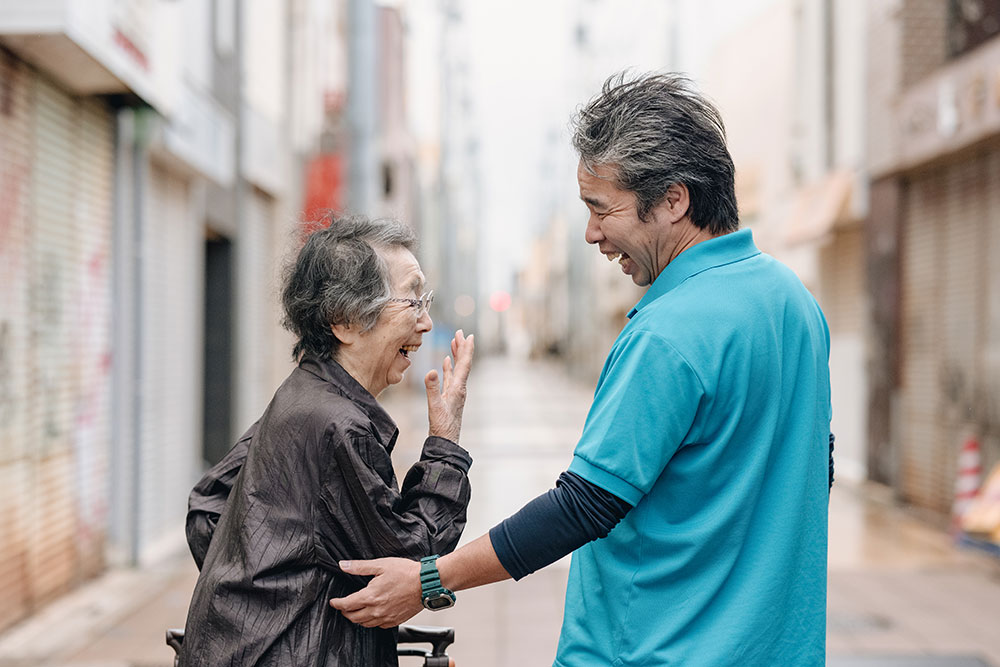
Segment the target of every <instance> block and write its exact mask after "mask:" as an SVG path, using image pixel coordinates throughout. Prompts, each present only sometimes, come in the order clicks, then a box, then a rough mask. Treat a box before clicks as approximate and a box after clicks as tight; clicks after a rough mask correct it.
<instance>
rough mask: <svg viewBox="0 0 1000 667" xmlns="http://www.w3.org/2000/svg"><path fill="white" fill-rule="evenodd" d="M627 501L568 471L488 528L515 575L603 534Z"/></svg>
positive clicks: (495, 547) (621, 515)
mask: <svg viewBox="0 0 1000 667" xmlns="http://www.w3.org/2000/svg"><path fill="white" fill-rule="evenodd" d="M630 509H632V506H631V505H630V504H628V503H627V502H625V501H624V500H622V499H621V498H619V497H618V496H615V495H614V494H611V493H608V492H607V491H605V490H604V489H602V488H601V487H599V486H596V485H594V484H591V483H590V482H588V481H587V480H585V479H583V478H582V477H580V476H579V475H577V474H575V473H572V472H568V471H567V472H564V473H562V474H561V475H559V479H558V480H557V481H556V488H554V489H550V490H549V491H548V492H546V493H543V494H542V495H540V496H538V497H537V498H535V499H534V500H532V501H531V502H529V503H528V504H527V505H525V506H524V507H523V508H521V509H520V510H519V511H518V512H517V513H516V514H514V515H513V516H511V517H509V518H507V519H505V520H504V521H502V522H501V523H499V524H497V525H496V526H494V527H493V529H492V530H490V541H491V542H492V543H493V550H494V551H495V552H496V554H497V558H499V559H500V564H501V565H503V567H504V569H505V570H507V573H508V574H510V576H512V577H513V578H514V579H521V578H523V577H526V576H527V575H529V574H531V573H532V572H534V571H536V570H540V569H541V568H543V567H545V566H546V565H550V564H552V563H554V562H556V561H557V560H559V559H560V558H562V557H563V556H565V555H566V554H568V553H570V552H572V551H575V550H576V549H579V548H580V547H581V546H583V545H584V544H586V543H587V542H590V541H591V540H596V539H598V538H601V537H604V536H605V535H607V534H608V533H609V532H611V529H612V528H614V527H615V525H617V523H618V522H619V521H621V520H622V518H624V516H625V514H626V513H628V511H629V510H630Z"/></svg>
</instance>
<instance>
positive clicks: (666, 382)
mask: <svg viewBox="0 0 1000 667" xmlns="http://www.w3.org/2000/svg"><path fill="white" fill-rule="evenodd" d="M705 396H706V392H705V390H704V387H703V385H702V382H701V380H700V379H699V377H698V375H697V374H696V373H695V371H694V369H693V368H692V367H691V365H690V364H689V363H688V362H687V360H685V359H684V357H683V356H681V354H680V353H679V352H678V351H677V350H676V349H675V348H674V346H673V345H672V344H671V343H670V342H669V341H667V340H666V339H665V338H663V337H662V336H660V335H658V334H656V333H653V332H649V331H645V330H639V331H636V332H632V333H629V334H626V335H624V336H622V337H621V338H620V339H619V340H618V341H617V342H616V343H615V347H614V348H613V349H612V352H611V354H610V355H609V357H608V360H607V362H606V363H605V367H604V370H603V371H602V373H601V379H600V381H599V382H598V385H597V390H596V391H595V394H594V403H593V405H591V408H590V412H589V414H588V415H587V421H586V423H585V424H584V427H583V434H582V435H581V436H580V441H579V442H578V443H577V446H576V451H575V452H574V454H573V461H572V463H571V464H570V466H569V471H570V472H573V473H576V474H578V475H579V476H580V477H582V478H584V479H585V480H587V481H588V482H591V483H592V484H596V485H597V486H599V487H601V488H602V489H605V490H606V491H608V492H610V493H612V494H614V495H615V496H617V497H619V498H621V499H622V500H624V501H626V502H628V503H629V504H630V505H632V506H635V505H637V504H638V503H639V501H640V500H641V499H642V497H643V496H644V495H646V494H647V493H649V490H650V489H651V488H652V487H653V483H654V482H655V481H656V480H657V478H659V476H660V474H661V473H662V472H663V470H664V468H665V467H666V465H667V462H668V461H670V459H671V457H672V456H673V455H674V454H675V453H676V452H677V450H678V449H679V448H680V447H681V446H683V445H686V444H691V443H692V442H696V441H697V438H698V434H697V433H696V432H694V425H695V419H696V416H697V414H698V410H699V407H700V405H701V403H702V401H703V400H704V399H705Z"/></svg>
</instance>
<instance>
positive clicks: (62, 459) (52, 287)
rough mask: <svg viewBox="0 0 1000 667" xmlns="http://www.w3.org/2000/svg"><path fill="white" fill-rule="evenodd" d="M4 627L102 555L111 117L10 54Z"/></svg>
mask: <svg viewBox="0 0 1000 667" xmlns="http://www.w3.org/2000/svg"><path fill="white" fill-rule="evenodd" d="M0 77H2V79H3V81H2V83H3V86H2V91H3V92H2V99H0V114H2V115H0V118H2V122H0V137H2V138H3V151H2V153H0V166H2V180H0V197H2V198H3V205H2V206H0V208H2V213H0V215H2V218H0V235H2V239H0V240H2V241H3V243H2V250H0V267H2V269H0V270H2V280H0V299H2V311H0V413H2V414H0V417H2V419H0V514H2V516H3V517H4V518H3V520H2V521H3V523H4V526H3V530H2V532H0V627H3V626H5V625H7V624H9V623H10V622H11V621H13V620H15V619H17V618H18V617H20V616H23V615H24V614H26V613H27V612H29V611H30V610H31V609H32V608H33V607H35V606H37V605H38V604H41V603H42V602H45V601H46V600H48V599H51V598H52V597H54V596H55V595H57V594H59V593H61V592H63V591H65V590H66V589H67V588H68V587H69V586H71V585H73V584H75V583H77V582H78V581H79V580H81V579H82V578H84V577H87V576H90V575H92V574H94V573H96V572H97V571H99V570H100V569H101V568H102V567H103V563H104V557H103V552H104V533H105V530H106V523H107V522H106V513H107V500H106V499H107V473H106V469H107V456H108V438H109V434H108V410H107V399H108V391H109V384H108V383H109V376H108V373H109V366H110V357H109V351H110V347H109V318H110V316H109V312H108V309H109V287H110V283H109V254H108V248H109V243H110V234H111V196H112V176H111V174H112V171H111V169H112V160H111V154H112V144H113V134H112V122H111V115H110V112H109V111H108V110H107V109H106V108H105V107H104V106H103V105H102V104H100V103H99V102H95V101H84V102H81V101H79V100H77V99H75V98H72V97H70V96H68V95H66V94H65V93H64V92H62V91H61V90H60V89H58V88H57V87H55V86H54V85H52V84H51V83H50V82H49V81H48V80H47V79H45V78H43V77H41V76H40V75H38V74H36V73H35V72H34V71H33V70H31V69H30V68H29V67H27V66H25V65H23V64H21V63H19V62H18V61H17V60H16V59H14V58H13V57H11V56H9V55H5V56H4V59H3V64H2V67H0Z"/></svg>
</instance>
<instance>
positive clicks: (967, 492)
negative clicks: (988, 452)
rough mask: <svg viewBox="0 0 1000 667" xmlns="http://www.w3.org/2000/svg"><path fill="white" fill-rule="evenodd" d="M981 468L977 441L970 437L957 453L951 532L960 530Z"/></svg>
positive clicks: (974, 493) (977, 488)
mask: <svg viewBox="0 0 1000 667" xmlns="http://www.w3.org/2000/svg"><path fill="white" fill-rule="evenodd" d="M981 474H982V470H981V469H980V467H979V441H978V440H976V438H975V437H970V438H969V439H968V440H966V441H965V444H963V445H962V449H961V451H960V452H959V454H958V477H957V478H956V479H955V504H954V505H953V506H952V512H951V532H952V534H954V535H957V534H958V533H959V532H960V531H961V523H962V517H963V516H965V513H966V512H967V511H968V509H969V505H971V504H972V501H973V500H974V499H975V497H976V493H977V492H978V491H979V477H980V475H981Z"/></svg>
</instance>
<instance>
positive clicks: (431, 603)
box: [420, 554, 455, 611]
mask: <svg viewBox="0 0 1000 667" xmlns="http://www.w3.org/2000/svg"><path fill="white" fill-rule="evenodd" d="M437 559H438V556H437V554H435V555H433V556H427V557H426V558H421V559H420V597H421V600H420V601H421V602H422V603H423V605H424V609H430V610H431V611H439V610H441V609H447V608H448V607H454V606H455V594H454V593H452V592H451V591H449V590H448V589H447V588H445V587H444V586H442V585H441V574H440V573H439V572H438V568H437Z"/></svg>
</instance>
